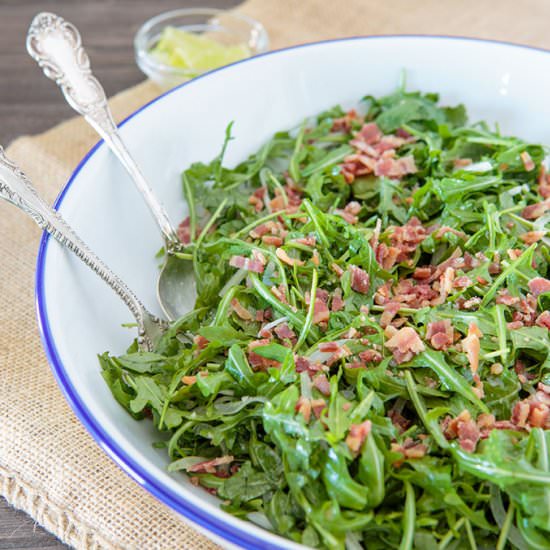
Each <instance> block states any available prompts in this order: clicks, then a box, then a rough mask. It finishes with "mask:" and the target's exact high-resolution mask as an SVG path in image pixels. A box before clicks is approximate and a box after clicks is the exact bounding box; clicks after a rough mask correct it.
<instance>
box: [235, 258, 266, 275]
mask: <svg viewBox="0 0 550 550" xmlns="http://www.w3.org/2000/svg"><path fill="white" fill-rule="evenodd" d="M229 265H230V266H231V267H236V268H237V269H244V270H246V271H252V272H253V273H263V272H264V264H262V262H260V261H258V260H253V259H250V258H245V257H244V256H231V258H230V259H229Z"/></svg>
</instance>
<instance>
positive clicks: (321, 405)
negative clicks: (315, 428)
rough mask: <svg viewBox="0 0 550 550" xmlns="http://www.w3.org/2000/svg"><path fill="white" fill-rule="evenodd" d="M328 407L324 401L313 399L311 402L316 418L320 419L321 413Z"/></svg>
mask: <svg viewBox="0 0 550 550" xmlns="http://www.w3.org/2000/svg"><path fill="white" fill-rule="evenodd" d="M326 406H327V404H326V402H325V400H324V399H312V400H311V409H312V410H313V414H314V415H315V418H320V417H321V413H322V412H323V409H325V408H326Z"/></svg>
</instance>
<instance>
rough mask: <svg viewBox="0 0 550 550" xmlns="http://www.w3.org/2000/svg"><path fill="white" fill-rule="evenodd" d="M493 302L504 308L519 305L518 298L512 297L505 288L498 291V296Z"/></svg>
mask: <svg viewBox="0 0 550 550" xmlns="http://www.w3.org/2000/svg"><path fill="white" fill-rule="evenodd" d="M495 301H496V303H497V304H502V305H504V306H514V305H516V304H519V298H517V297H516V296H512V295H511V294H510V293H509V292H508V289H507V288H504V289H502V290H499V291H498V295H497V297H496V300H495Z"/></svg>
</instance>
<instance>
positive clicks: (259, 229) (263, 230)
mask: <svg viewBox="0 0 550 550" xmlns="http://www.w3.org/2000/svg"><path fill="white" fill-rule="evenodd" d="M267 233H271V229H270V227H269V226H268V225H267V224H265V223H262V224H260V225H258V226H256V227H255V228H254V229H251V230H250V232H249V233H248V234H249V235H250V236H251V237H252V238H253V239H259V238H261V237H263V236H264V235H266V234H267Z"/></svg>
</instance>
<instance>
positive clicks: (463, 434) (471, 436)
mask: <svg viewBox="0 0 550 550" xmlns="http://www.w3.org/2000/svg"><path fill="white" fill-rule="evenodd" d="M441 429H442V430H443V434H444V435H445V437H446V438H447V439H457V438H458V442H459V444H460V446H461V447H462V448H463V449H464V450H465V451H468V452H470V453H472V452H474V451H475V449H476V446H477V442H478V441H479V439H480V438H481V432H480V428H479V426H478V425H477V424H476V422H474V420H473V419H472V416H471V414H470V412H469V411H468V410H467V409H464V410H463V411H462V412H461V413H460V414H459V415H458V416H457V417H456V418H450V417H446V418H445V419H444V420H443V421H442V422H441Z"/></svg>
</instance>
